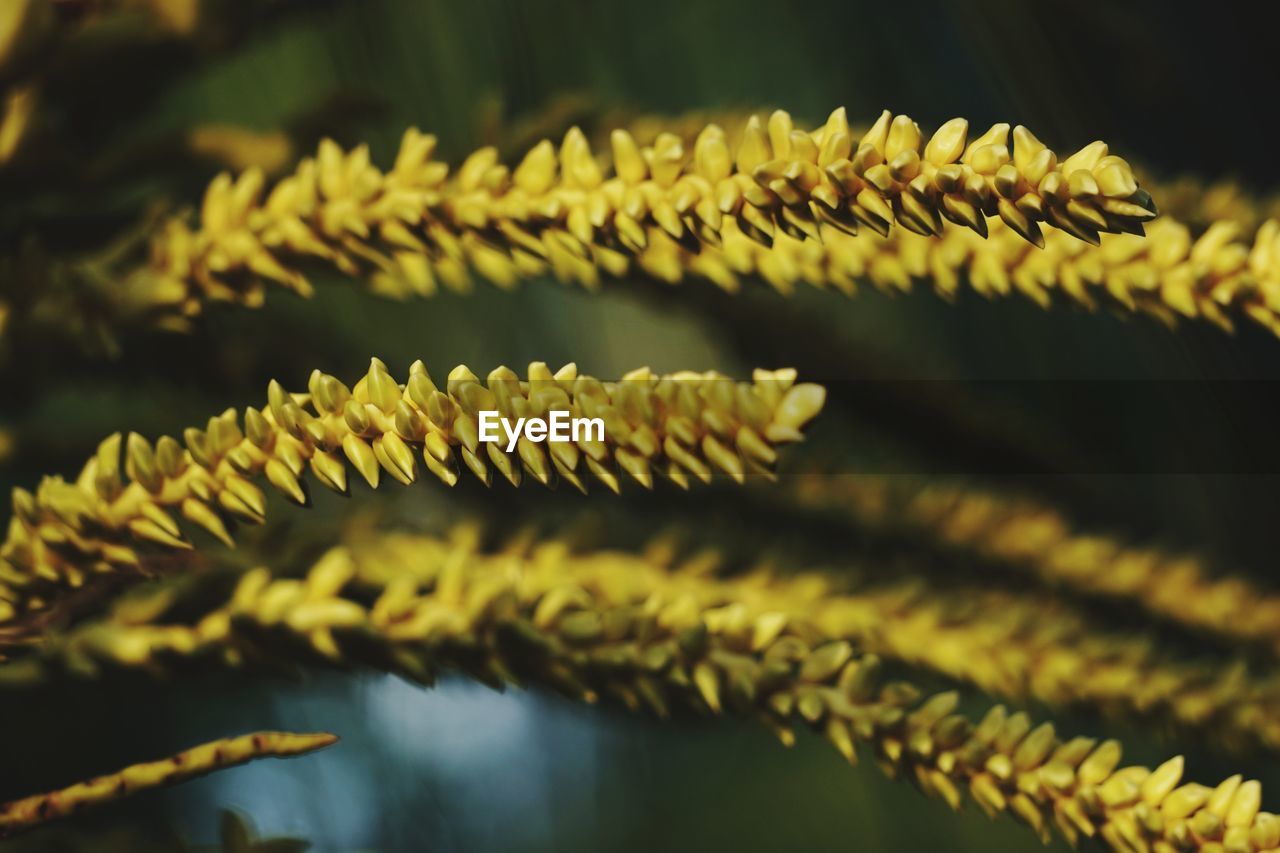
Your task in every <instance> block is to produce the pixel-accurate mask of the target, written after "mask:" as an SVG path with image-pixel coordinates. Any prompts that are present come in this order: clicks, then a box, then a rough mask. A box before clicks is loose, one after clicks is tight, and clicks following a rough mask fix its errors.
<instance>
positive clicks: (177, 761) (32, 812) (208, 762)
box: [0, 732, 338, 836]
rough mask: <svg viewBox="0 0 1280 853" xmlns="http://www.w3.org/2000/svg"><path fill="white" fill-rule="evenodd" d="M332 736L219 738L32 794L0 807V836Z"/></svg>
mask: <svg viewBox="0 0 1280 853" xmlns="http://www.w3.org/2000/svg"><path fill="white" fill-rule="evenodd" d="M337 741H338V738H337V737H336V736H335V735H331V734H326V733H318V734H293V733H291V732H256V733H254V734H250V735H242V736H241V737H234V738H225V739H223V740H217V741H213V742H212V743H206V744H203V745H201V746H197V747H194V748H193V749H189V750H187V751H185V752H181V753H178V754H177V755H175V756H173V757H172V758H166V759H163V760H161V761H152V762H149V763H146V764H135V765H133V766H131V767H126V768H125V769H123V770H120V771H118V772H116V773H111V774H108V775H106V776H99V777H97V778H95V779H90V780H88V781H86V782H80V783H78V784H76V785H72V786H71V787H69V788H63V789H62V790H60V791H51V792H49V793H47V794H36V795H35V796H31V797H26V798H24V799H21V800H14V801H13V802H10V803H5V804H2V805H0V836H5V835H10V834H13V833H17V832H23V831H26V830H29V829H31V828H32V827H35V826H39V825H41V824H44V823H48V822H49V821H53V820H58V819H60V818H64V817H68V816H70V815H72V814H77V813H79V812H80V811H82V810H84V809H87V808H91V807H93V806H98V805H102V804H104V803H109V802H112V801H113V800H118V799H121V798H123V797H127V796H130V795H132V794H135V793H137V792H139V791H145V790H149V789H152V788H160V787H167V786H170V785H177V784H179V783H181V782H185V781H187V780H188V779H193V778H195V777H198V776H204V775H206V774H208V773H214V772H216V771H218V770H222V769H225V768H228V767H235V766H236V765H239V764H245V763H246V762H249V761H254V760H256V759H259V758H288V757H292V756H296V755H304V754H306V753H308V752H314V751H316V750H318V749H324V748H325V747H327V746H332V745H333V744H335V743H337Z"/></svg>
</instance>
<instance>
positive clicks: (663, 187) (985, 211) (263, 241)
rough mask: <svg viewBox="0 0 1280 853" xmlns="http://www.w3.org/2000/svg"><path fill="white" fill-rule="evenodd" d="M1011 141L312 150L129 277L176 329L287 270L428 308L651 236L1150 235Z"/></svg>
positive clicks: (1136, 200) (1086, 165)
mask: <svg viewBox="0 0 1280 853" xmlns="http://www.w3.org/2000/svg"><path fill="white" fill-rule="evenodd" d="M1012 138H1013V143H1012V147H1010V128H1009V126H1008V125H1005V124H999V125H995V126H994V127H992V128H991V129H990V130H988V131H986V132H985V133H984V134H982V135H981V136H978V137H976V138H974V139H972V140H970V139H969V138H968V123H967V122H966V121H964V120H963V119H954V120H952V121H950V122H947V123H946V124H945V125H943V127H942V128H940V129H939V130H938V131H937V132H936V133H935V134H934V135H933V136H932V137H930V138H926V137H925V136H924V134H923V133H922V132H921V130H920V128H919V127H918V126H917V125H916V123H915V122H913V121H912V120H911V119H910V118H908V117H906V116H901V115H900V116H896V117H895V116H893V115H892V114H891V113H889V112H887V111H886V112H885V113H883V114H882V115H881V116H880V118H879V119H878V120H877V121H876V122H875V124H873V125H872V126H871V128H870V129H868V130H867V131H866V132H865V133H864V134H861V135H860V136H858V137H855V136H854V134H853V133H852V132H851V130H850V128H849V124H848V121H847V119H846V117H845V112H844V110H843V109H838V110H836V111H835V112H833V113H832V114H831V117H830V118H829V119H828V120H827V122H826V123H825V124H824V125H823V126H821V127H819V128H817V129H815V130H813V131H804V130H801V129H798V128H796V127H795V126H794V123H793V121H792V119H791V117H790V115H788V114H787V113H785V112H782V111H777V112H775V113H773V114H772V116H770V117H769V119H768V121H767V122H763V121H761V120H759V119H758V118H753V119H752V120H751V121H749V122H748V123H747V125H746V127H745V129H744V131H743V133H742V138H741V140H740V142H739V143H738V146H737V150H736V151H733V150H731V149H730V148H729V145H728V142H727V140H726V137H725V134H724V131H723V130H721V129H720V128H719V127H718V126H716V125H709V126H707V127H706V128H705V129H703V131H702V132H700V133H699V134H698V136H697V138H696V140H695V142H694V144H693V146H692V150H688V149H687V148H686V146H685V144H684V143H683V142H682V141H681V139H680V138H679V137H678V136H676V135H674V134H661V135H659V136H658V137H657V138H656V139H655V140H654V142H653V144H652V145H648V146H640V145H638V144H637V143H636V141H635V139H634V138H633V137H632V136H631V134H629V133H628V132H627V131H625V130H617V131H615V132H614V133H613V135H612V137H611V148H612V161H611V164H610V165H609V166H605V165H602V162H601V161H600V160H599V159H597V157H596V156H595V155H594V154H593V153H592V151H591V148H590V144H589V142H588V141H587V138H586V136H585V135H584V134H583V133H582V132H581V131H579V130H577V129H576V128H575V129H573V130H570V131H569V133H568V134H567V135H566V136H565V138H564V141H563V142H562V144H561V145H560V147H559V150H558V151H557V149H556V147H555V146H553V145H552V144H551V142H549V141H545V140H544V141H543V142H541V143H539V144H537V145H535V146H534V147H533V148H532V149H531V150H530V151H529V152H528V153H527V154H526V155H525V157H524V158H523V159H522V160H521V162H520V163H519V164H518V165H517V166H516V167H515V168H509V167H507V166H505V165H503V164H501V163H500V162H498V154H497V150H496V149H493V148H485V149H481V150H479V151H477V152H475V153H474V154H472V155H471V156H470V157H468V158H467V159H466V160H465V161H464V162H463V163H462V165H461V167H460V168H459V169H458V171H457V173H456V175H453V176H450V174H449V168H448V166H447V165H445V164H444V163H441V162H439V161H436V160H434V159H433V156H432V155H433V153H434V150H435V145H436V140H435V138H434V137H431V136H428V135H423V134H421V133H419V132H417V131H416V130H410V131H409V132H407V133H406V134H405V137H404V141H403V143H402V145H401V148H400V152H399V155H398V157H397V160H396V163H395V165H394V166H393V168H392V169H391V170H390V171H388V172H385V173H384V172H382V171H381V170H379V169H378V168H377V167H376V166H374V165H373V164H372V162H371V161H370V158H369V153H368V150H367V149H366V148H364V147H361V148H357V149H355V150H354V151H352V152H349V153H348V152H344V151H342V150H341V149H340V148H339V147H338V146H337V145H336V144H334V143H332V142H325V143H323V144H322V145H321V147H320V150H319V153H318V154H317V156H316V157H315V158H311V159H307V160H304V161H303V163H302V164H301V165H300V166H299V168H298V169H297V171H296V172H295V173H294V174H293V175H291V176H289V177H287V178H285V179H284V180H282V181H281V182H279V183H278V184H277V185H276V186H275V187H274V188H272V189H271V190H270V191H269V192H267V188H266V182H265V178H264V176H263V174H262V173H261V172H260V171H258V170H249V171H247V172H245V173H244V174H243V175H241V176H240V177H239V178H236V179H233V178H232V177H231V176H230V175H226V174H224V175H222V176H220V177H219V178H218V179H217V180H215V181H214V182H213V184H212V185H211V186H210V187H209V189H208V192H207V193H206V195H205V199H204V204H203V206H202V210H201V219H200V223H199V225H198V226H197V227H195V228H192V227H191V226H190V225H188V224H187V223H186V222H185V221H183V220H181V219H178V220H174V221H173V222H171V223H170V225H169V226H168V228H167V229H165V231H164V232H163V234H162V235H161V236H160V237H159V238H158V239H157V240H156V242H155V246H154V252H153V262H152V264H151V265H150V266H149V267H147V268H146V269H145V270H143V271H141V272H140V273H139V274H138V275H139V276H140V277H141V279H142V281H143V282H144V283H145V287H146V288H147V289H150V290H151V291H152V292H153V294H154V300H153V301H154V303H155V304H157V305H171V306H176V307H177V308H178V310H179V311H180V312H183V313H194V312H196V311H198V310H199V307H200V304H201V302H202V301H203V300H205V299H214V300H232V301H238V302H243V303H246V304H256V303H258V302H260V301H261V299H262V296H263V290H264V285H265V283H266V282H274V283H277V284H279V285H283V286H285V287H287V288H289V289H292V290H294V291H296V292H299V293H303V294H306V293H309V292H310V289H311V286H310V284H309V283H308V281H307V279H306V277H305V275H304V274H303V272H302V271H301V270H300V269H299V268H298V264H299V262H301V261H303V260H306V259H313V260H316V261H319V262H320V263H322V264H324V265H326V266H329V267H333V268H336V269H338V270H340V271H342V272H344V273H347V274H350V275H364V276H366V277H368V278H369V279H370V280H371V283H372V285H373V287H374V289H375V290H381V291H387V292H392V293H402V292H404V291H406V290H411V291H413V292H419V293H431V292H433V291H434V290H435V289H436V287H437V283H438V282H440V281H442V282H444V283H445V284H446V285H449V286H453V287H464V286H466V283H467V281H468V269H469V268H474V269H476V270H477V271H478V272H479V273H480V274H481V275H483V276H485V277H486V278H489V279H491V280H493V281H495V282H496V283H498V284H502V285H509V284H511V283H513V282H514V281H516V280H517V279H518V278H520V277H522V276H525V275H530V274H537V273H540V272H542V271H543V270H545V269H546V268H547V267H548V266H549V267H550V268H551V269H553V270H554V271H556V272H557V273H558V274H560V275H561V277H565V278H573V279H580V280H584V281H594V280H596V278H597V277H598V274H599V273H598V270H600V269H604V270H606V271H610V272H615V273H616V272H618V271H620V270H623V269H625V268H626V267H627V264H628V261H629V258H630V257H631V256H633V255H634V254H636V253H639V252H643V251H644V249H645V248H646V247H647V246H648V245H649V241H650V236H649V235H650V232H651V231H653V230H655V229H656V230H658V231H660V232H662V233H663V234H665V235H667V236H668V237H670V238H671V239H672V240H675V241H678V242H680V243H681V244H682V245H684V246H686V247H687V248H689V249H690V250H691V251H696V249H697V247H699V246H703V245H711V246H716V245H719V244H720V243H721V242H722V236H721V231H722V229H723V228H724V225H725V223H726V222H733V223H735V225H736V226H737V229H738V230H739V231H740V232H741V233H743V234H746V235H748V236H749V237H750V238H751V239H753V240H756V241H758V242H760V243H762V244H764V245H768V244H770V243H771V241H772V239H773V237H774V235H775V234H777V233H783V234H789V235H791V236H792V237H794V238H797V239H802V238H803V237H805V236H810V237H815V238H817V237H818V236H819V227H820V226H821V225H824V224H825V225H830V226H833V227H834V228H837V229H840V230H844V231H849V232H856V231H857V229H858V227H859V226H860V225H865V226H867V227H869V228H870V229H872V230H873V231H876V232H878V233H880V234H887V233H888V232H889V228H890V226H891V225H892V224H893V223H894V222H897V223H899V224H901V225H902V226H903V227H905V228H907V229H909V230H911V231H914V232H916V233H919V234H925V235H931V236H936V235H939V234H941V233H942V231H943V222H944V220H945V221H950V222H953V223H956V224H959V225H962V226H965V227H968V228H971V229H973V230H974V231H976V232H977V233H979V234H982V235H986V233H987V229H988V225H987V222H988V219H999V220H1001V221H1003V222H1005V223H1006V224H1007V225H1008V227H1009V228H1011V229H1013V230H1014V231H1015V232H1017V233H1018V234H1020V235H1022V236H1023V237H1024V238H1025V239H1027V240H1029V241H1031V242H1033V243H1035V244H1036V245H1041V244H1043V242H1044V238H1043V235H1042V233H1041V228H1040V226H1041V224H1042V223H1043V224H1047V225H1050V226H1053V227H1055V228H1058V229H1061V230H1063V231H1065V232H1066V233H1069V234H1072V235H1073V236H1075V237H1078V238H1080V239H1082V240H1088V241H1090V242H1095V243H1096V242H1097V240H1098V234H1099V233H1103V232H1133V233H1141V231H1142V223H1143V222H1145V221H1147V220H1149V219H1151V218H1152V217H1153V216H1154V215H1155V208H1154V206H1153V205H1152V203H1151V199H1150V197H1149V196H1148V195H1147V193H1146V192H1145V191H1143V190H1141V189H1140V188H1139V187H1138V185H1137V182H1136V179H1135V178H1134V176H1133V172H1132V170H1131V169H1130V167H1129V166H1128V164H1127V163H1126V162H1125V161H1124V160H1122V159H1120V158H1119V157H1116V156H1114V155H1111V154H1109V153H1108V152H1107V146H1106V145H1105V144H1103V143H1101V142H1095V143H1092V144H1091V145H1088V146H1086V147H1085V148H1083V149H1081V150H1080V151H1079V152H1077V153H1075V154H1073V155H1071V156H1070V157H1067V158H1065V159H1063V160H1061V161H1059V159H1058V157H1057V155H1055V154H1054V152H1053V151H1051V150H1049V149H1048V148H1046V147H1045V146H1044V145H1043V144H1041V143H1040V142H1039V141H1038V140H1037V139H1036V138H1035V137H1034V136H1033V135H1032V134H1031V133H1030V132H1029V131H1027V130H1026V129H1025V128H1022V127H1018V128H1015V129H1014V130H1013V132H1012ZM264 193H266V195H265V198H264Z"/></svg>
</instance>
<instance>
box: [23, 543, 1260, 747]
mask: <svg viewBox="0 0 1280 853" xmlns="http://www.w3.org/2000/svg"><path fill="white" fill-rule="evenodd" d="M709 556H711V555H709V554H705V553H704V554H700V555H699V557H698V559H697V560H696V561H694V562H693V563H692V564H691V565H690V566H687V567H685V568H684V570H681V569H680V568H677V567H673V566H672V565H671V563H670V561H669V559H667V558H663V557H661V556H660V555H658V554H653V553H648V554H645V555H643V556H641V555H634V554H628V553H624V552H613V551H594V552H586V553H580V552H574V551H571V550H569V549H568V546H567V545H566V544H565V543H563V542H560V541H557V540H549V541H542V542H540V543H539V544H538V546H537V547H536V548H535V549H534V550H533V551H532V552H529V553H526V552H525V551H523V550H521V549H520V548H516V549H510V548H508V549H505V550H501V551H499V552H496V553H482V552H478V551H477V550H476V549H475V546H474V542H471V541H466V540H464V541H461V542H455V543H449V542H446V541H442V540H439V539H432V538H427V537H420V536H418V537H415V536H385V537H383V538H381V539H374V540H372V541H362V540H359V539H357V540H355V542H354V543H353V545H352V546H350V547H349V548H346V549H339V550H336V551H333V552H332V553H331V554H330V555H329V556H328V557H326V558H325V559H324V560H322V561H320V563H318V564H317V565H316V566H315V568H314V569H313V571H312V572H311V573H310V575H309V576H308V578H307V580H306V581H304V582H301V583H300V582H299V581H296V580H288V579H283V580H280V579H277V580H273V579H271V577H270V576H269V575H268V574H267V573H265V571H263V572H259V573H258V574H255V575H250V576H248V577H246V578H245V580H244V581H243V583H242V584H241V585H240V588H239V590H238V591H237V592H236V593H235V594H234V595H231V596H230V600H229V601H227V597H226V594H225V593H224V592H221V591H216V590H211V589H210V587H209V586H208V585H207V584H205V583H204V581H203V579H202V578H194V579H192V585H191V586H185V587H184V586H179V587H177V588H173V587H161V588H159V589H156V590H147V589H143V590H140V591H139V592H138V593H137V595H136V597H126V598H125V599H123V600H121V601H119V602H117V603H116V604H115V605H114V606H113V608H112V611H111V613H110V614H109V615H108V616H107V618H105V619H104V620H102V621H100V622H96V623H89V624H86V625H84V626H83V627H81V628H77V629H74V630H72V631H71V632H70V633H69V634H65V635H55V636H50V637H48V638H46V640H45V641H44V645H43V647H42V648H40V649H38V650H33V651H34V656H33V657H31V658H30V659H29V662H28V663H27V664H26V666H25V667H22V666H19V667H18V668H16V669H13V670H11V671H10V673H9V676H10V678H11V679H13V680H14V681H16V682H18V683H24V682H30V681H35V682H36V683H39V682H41V681H43V680H44V679H45V678H50V677H56V676H57V675H58V674H59V673H62V672H66V673H69V674H75V675H78V676H80V677H94V676H102V675H107V674H110V672H111V671H113V670H116V669H137V668H142V669H145V670H147V671H150V672H153V673H156V674H168V673H175V674H176V673H180V672H181V671H182V670H184V669H187V668H192V667H194V666H197V665H199V664H200V663H201V662H203V661H206V660H209V659H217V660H219V661H221V662H222V663H224V664H228V665H239V664H242V663H245V662H252V661H260V662H268V663H273V664H279V665H290V664H294V663H305V662H319V663H324V664H330V665H340V666H360V665H362V664H363V665H369V664H370V663H372V664H373V665H374V666H377V667H381V668H390V669H393V670H395V671H399V672H402V673H404V674H408V675H410V676H413V677H418V678H421V677H423V672H424V671H425V669H424V668H423V666H422V665H420V664H418V662H417V661H418V657H417V656H415V654H414V652H413V651H412V650H411V649H406V647H405V646H404V645H403V644H402V639H403V638H401V637H400V635H399V634H398V633H397V632H398V629H397V627H396V626H395V625H393V624H391V623H387V622H379V621H378V620H377V619H376V611H377V608H376V606H375V607H374V608H373V612H369V611H368V610H367V602H370V601H377V600H381V599H382V598H383V596H385V595H387V594H389V591H390V588H391V587H392V586H393V585H394V584H396V583H397V582H401V583H403V582H404V580H403V575H405V574H406V573H408V574H409V575H410V576H411V577H413V578H417V582H418V583H419V585H421V584H422V583H423V582H424V580H425V581H427V582H429V581H430V579H431V578H432V577H436V576H439V574H440V573H441V572H443V571H444V569H443V568H442V567H443V566H445V565H448V564H451V563H455V562H456V563H457V564H458V566H459V568H458V569H457V570H458V571H465V572H467V573H476V574H477V575H478V576H482V577H487V576H496V575H499V574H501V572H502V571H503V570H506V571H512V572H515V573H516V574H517V575H519V576H521V577H522V578H523V580H521V584H522V589H523V592H522V594H524V595H526V596H535V597H539V598H555V597H558V596H560V595H563V594H565V593H566V592H573V591H574V590H578V589H588V590H601V591H602V592H601V593H600V595H602V596H604V597H606V598H607V599H608V602H609V604H610V606H612V605H614V604H617V603H618V602H619V601H621V600H623V599H619V598H618V596H624V598H625V600H626V601H643V602H645V604H646V606H647V607H651V608H662V607H666V606H675V603H677V602H680V603H681V606H696V608H697V609H698V610H699V611H701V612H704V613H706V612H716V613H722V614H724V617H725V618H727V619H731V620H732V622H733V623H734V624H738V623H741V622H743V621H744V620H745V621H746V622H756V621H757V620H759V623H760V624H761V625H766V626H769V629H770V630H775V631H778V632H781V631H783V630H786V631H788V632H790V633H793V634H796V635H798V636H802V637H808V636H810V635H821V636H823V637H826V638H828V639H831V640H842V641H847V642H849V643H851V644H852V645H853V646H854V647H855V648H857V649H859V650H861V651H864V652H868V653H873V654H877V655H879V656H880V657H882V658H885V659H890V660H897V661H902V662H905V663H907V664H910V665H912V666H915V667H918V668H922V669H928V670H932V671H934V672H936V673H940V674H942V675H944V676H946V677H948V678H950V679H953V680H955V681H959V682H963V683H968V684H972V685H975V686H977V687H979V688H981V689H983V690H984V691H986V692H988V693H992V694H994V695H997V696H1002V697H1005V698H1008V699H1012V700H1014V701H1018V702H1025V701H1027V700H1035V701H1038V702H1041V703H1045V704H1049V705H1053V706H1057V707H1071V708H1082V709H1087V710H1091V711H1100V712H1102V713H1104V714H1108V715H1112V716H1117V717H1121V718H1125V719H1129V720H1143V721H1154V722H1156V723H1158V724H1160V725H1161V726H1163V727H1166V728H1174V729H1178V730H1180V731H1187V732H1195V733H1200V734H1205V735H1208V736H1211V737H1212V738H1213V739H1214V740H1215V741H1217V742H1219V743H1222V744H1224V745H1226V746H1228V747H1231V748H1233V749H1236V750H1239V751H1245V750H1257V749H1259V748H1262V749H1267V750H1273V749H1280V713H1277V711H1276V710H1275V709H1276V708H1277V707H1280V681H1277V680H1276V679H1270V678H1262V677H1259V676H1256V675H1253V674H1250V673H1248V672H1247V671H1246V670H1245V669H1244V667H1243V666H1239V667H1223V666H1221V665H1220V662H1219V661H1216V660H1215V661H1212V662H1207V663H1183V662H1180V661H1177V660H1174V659H1171V658H1170V657H1169V656H1168V655H1166V654H1163V653H1161V652H1160V651H1159V649H1158V647H1157V645H1156V644H1155V643H1154V641H1152V640H1151V639H1150V638H1148V637H1145V636H1142V635H1137V634H1131V633H1120V632H1112V631H1107V630H1104V629H1102V628H1099V627H1098V626H1097V625H1095V624H1092V623H1090V622H1089V621H1088V620H1087V619H1085V618H1084V617H1082V616H1081V615H1080V614H1079V613H1078V612H1076V611H1074V610H1072V609H1070V608H1066V607H1062V606H1060V605H1058V604H1056V603H1054V602H1048V603H1046V602H1045V601H1044V600H1042V599H1040V598H1037V597H1032V596H1019V595H1014V594H1010V593H1005V592H997V591H985V590H978V589H972V588H957V589H949V590H939V591H930V590H928V589H925V588H922V587H921V586H920V585H918V584H916V583H896V584H892V585H889V586H870V587H867V588H859V589H855V590H853V591H851V592H850V591H844V590H842V589H839V588H838V587H837V586H836V584H835V583H833V580H832V578H831V576H829V575H823V574H818V573H808V574H798V575H789V576H786V577H777V576H774V575H773V574H772V573H771V572H769V571H768V570H767V569H760V570H757V571H753V572H749V573H746V574H740V575H735V576H733V577H715V576H711V575H709V574H708V570H709V569H710V568H711V565H712V564H711V562H710V561H709V560H708V559H706V558H707V557H709ZM553 561H554V562H553ZM694 567H696V571H695V570H694ZM398 579H400V580H399V581H398ZM264 585H269V586H270V587H271V590H269V591H268V590H265V589H263V588H262V587H263V586H264ZM219 589H221V587H219ZM573 594H574V595H576V594H577V593H576V592H573ZM202 595H203V596H206V598H204V599H202V598H201V596H202ZM220 597H221V601H220V603H216V604H214V605H211V604H210V600H218V599H219V598H220ZM251 599H252V600H264V601H265V600H270V601H272V602H274V603H273V605H272V606H271V607H269V608H266V609H258V608H256V607H253V606H249V605H248V604H247V602H249V601H250V600H251ZM179 606H181V608H182V612H184V613H186V614H191V613H202V614H203V615H201V616H199V617H198V618H194V619H193V618H192V617H190V616H189V615H188V616H187V617H186V619H185V620H184V621H178V622H175V621H173V620H171V619H168V618H167V614H168V613H171V612H174V611H175V610H176V609H177V608H178V607H179ZM295 610H296V613H297V614H300V615H295ZM307 614H312V615H313V616H315V615H318V614H330V615H331V616H332V618H333V619H334V620H336V621H324V620H328V619H329V618H330V617H329V616H319V617H318V618H320V619H321V620H322V621H314V620H313V619H312V618H311V616H308V615H307ZM760 638H766V637H765V635H764V634H761V635H760ZM758 641H761V642H762V641H763V639H759V640H758ZM753 642H757V639H753ZM375 649H376V650H378V651H377V654H376V655H374V656H373V657H372V658H370V657H369V655H368V654H367V652H369V651H370V650H375ZM360 650H363V652H364V653H362V652H361V651H360ZM405 661H412V662H413V663H412V665H409V664H406V663H405ZM406 665H407V666H408V669H407V670H406V669H405V666H406ZM3 672H4V671H3V670H0V674H2V673H3Z"/></svg>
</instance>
